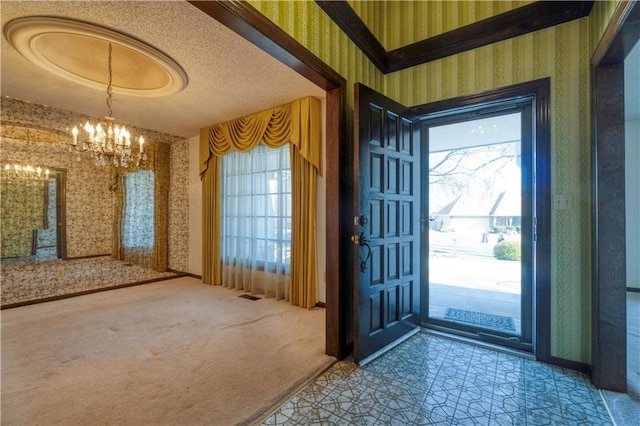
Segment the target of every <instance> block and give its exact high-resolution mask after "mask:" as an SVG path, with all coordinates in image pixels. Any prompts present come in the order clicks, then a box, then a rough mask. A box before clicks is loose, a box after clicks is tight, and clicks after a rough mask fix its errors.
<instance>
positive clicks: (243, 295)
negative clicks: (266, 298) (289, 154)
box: [238, 294, 262, 300]
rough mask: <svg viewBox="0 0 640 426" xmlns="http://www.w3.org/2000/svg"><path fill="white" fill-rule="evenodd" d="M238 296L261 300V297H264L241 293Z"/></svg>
mask: <svg viewBox="0 0 640 426" xmlns="http://www.w3.org/2000/svg"><path fill="white" fill-rule="evenodd" d="M238 297H242V298H243V299H249V300H260V299H262V298H261V297H256V296H252V295H250V294H241V295H240V296H238Z"/></svg>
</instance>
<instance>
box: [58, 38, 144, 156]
mask: <svg viewBox="0 0 640 426" xmlns="http://www.w3.org/2000/svg"><path fill="white" fill-rule="evenodd" d="M111 52H112V48H111V43H109V62H108V70H109V84H108V85H107V116H106V117H105V118H104V121H101V122H99V123H96V124H93V123H91V122H89V121H87V122H86V123H85V124H81V125H79V126H74V127H73V128H72V129H71V134H72V140H71V142H70V145H71V152H73V153H74V154H77V159H78V161H79V160H80V159H81V154H84V153H87V154H89V156H90V157H91V158H93V159H94V161H95V164H96V165H98V166H106V165H107V164H113V165H114V166H116V167H125V168H128V167H129V166H130V165H132V164H135V166H136V167H139V166H140V163H141V161H146V159H147V154H146V153H145V152H144V138H143V137H142V136H140V137H139V138H138V140H137V145H138V147H137V149H133V148H132V146H131V134H130V133H129V131H128V130H127V129H126V128H125V127H124V126H122V125H117V124H115V119H114V118H113V111H112V108H111V104H112V102H113V88H112V85H111V83H112V71H113V70H112V65H111Z"/></svg>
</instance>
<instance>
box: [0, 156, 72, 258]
mask: <svg viewBox="0 0 640 426" xmlns="http://www.w3.org/2000/svg"><path fill="white" fill-rule="evenodd" d="M0 173H1V175H0V192H1V195H0V196H1V199H2V204H1V205H0V225H1V229H2V233H1V234H0V238H1V241H0V248H1V249H0V257H1V258H2V263H3V264H6V263H9V262H19V261H42V260H51V259H64V258H65V257H66V239H65V233H64V229H65V225H66V223H65V222H66V217H65V214H64V213H65V208H64V204H65V185H64V183H65V181H66V170H65V169H57V168H49V167H46V166H44V165H25V164H17V163H5V164H2V168H1V169H0Z"/></svg>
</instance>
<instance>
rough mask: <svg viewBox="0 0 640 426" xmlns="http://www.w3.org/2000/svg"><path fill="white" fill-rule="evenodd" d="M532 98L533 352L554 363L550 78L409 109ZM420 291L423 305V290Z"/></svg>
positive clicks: (429, 110) (443, 110)
mask: <svg viewBox="0 0 640 426" xmlns="http://www.w3.org/2000/svg"><path fill="white" fill-rule="evenodd" d="M527 97H532V98H533V105H532V112H533V116H534V117H533V133H534V135H533V138H534V140H533V146H534V155H535V162H534V167H535V182H534V184H533V193H534V199H535V200H536V202H535V210H534V212H535V213H534V217H535V221H536V222H535V223H536V232H535V234H536V235H537V238H536V241H535V244H534V247H533V260H534V268H533V271H532V273H533V298H534V306H535V309H534V311H533V312H532V322H533V324H534V333H533V336H532V345H533V353H534V354H535V356H536V359H538V360H540V361H544V362H549V363H554V359H553V357H552V356H551V124H550V109H551V79H550V78H543V79H539V80H534V81H530V82H526V83H521V84H515V85H512V86H507V87H503V88H499V89H494V90H491V91H487V92H483V93H478V94H473V95H469V96H462V97H457V98H452V99H445V100H442V101H437V102H432V103H428V104H423V105H418V106H415V107H412V108H411V109H412V111H414V113H415V114H416V115H419V116H421V117H424V118H427V117H428V118H435V117H439V116H443V115H448V114H450V113H451V112H452V111H455V110H465V109H466V110H468V109H472V108H473V107H474V106H476V105H477V106H480V105H484V106H486V105H488V104H494V103H499V102H503V101H505V100H508V99H514V100H515V99H519V98H523V99H524V98H527ZM424 285H425V284H424V283H423V287H422V288H421V292H422V294H423V296H422V297H423V306H422V307H421V311H422V312H423V315H424V313H425V312H426V307H425V306H424V301H425V299H424V298H425V296H424V294H425V293H426V289H425V288H424Z"/></svg>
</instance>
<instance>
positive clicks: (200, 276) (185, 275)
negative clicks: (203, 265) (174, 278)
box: [167, 268, 202, 280]
mask: <svg viewBox="0 0 640 426" xmlns="http://www.w3.org/2000/svg"><path fill="white" fill-rule="evenodd" d="M167 272H173V273H174V274H180V276H181V277H191V278H197V279H199V280H201V279H202V275H198V274H192V273H191V272H184V271H177V270H175V269H171V268H169V269H167Z"/></svg>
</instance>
